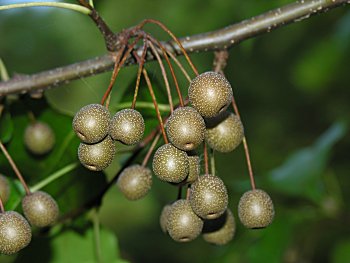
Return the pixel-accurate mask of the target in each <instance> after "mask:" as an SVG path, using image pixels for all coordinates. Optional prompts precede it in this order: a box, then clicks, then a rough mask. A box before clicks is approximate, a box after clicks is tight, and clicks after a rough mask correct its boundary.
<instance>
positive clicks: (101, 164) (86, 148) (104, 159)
mask: <svg viewBox="0 0 350 263" xmlns="http://www.w3.org/2000/svg"><path fill="white" fill-rule="evenodd" d="M114 155H115V142H114V141H113V140H112V139H111V137H110V136H107V137H106V138H105V139H103V141H101V142H98V143H95V144H85V143H80V145H79V148H78V157H79V160H80V162H81V164H82V165H84V166H85V167H86V168H88V169H89V170H91V171H102V170H103V169H105V168H107V167H108V166H109V165H110V164H111V163H112V161H113V159H114Z"/></svg>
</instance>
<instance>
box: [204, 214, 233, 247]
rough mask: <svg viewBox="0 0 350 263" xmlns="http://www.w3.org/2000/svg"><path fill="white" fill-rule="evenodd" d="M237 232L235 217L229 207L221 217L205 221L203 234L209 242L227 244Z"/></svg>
mask: <svg viewBox="0 0 350 263" xmlns="http://www.w3.org/2000/svg"><path fill="white" fill-rule="evenodd" d="M235 232H236V223H235V218H234V217H233V214H232V212H231V210H229V209H227V210H226V212H225V213H224V214H222V215H221V216H220V217H219V218H217V219H213V220H205V221H204V226H203V231H202V233H203V235H202V236H203V239H204V240H205V241H207V242H209V243H212V244H215V245H225V244H227V243H228V242H230V241H231V240H232V238H233V236H234V235H235Z"/></svg>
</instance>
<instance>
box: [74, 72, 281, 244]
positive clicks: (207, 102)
mask: <svg viewBox="0 0 350 263" xmlns="http://www.w3.org/2000/svg"><path fill="white" fill-rule="evenodd" d="M188 97H189V102H190V105H191V106H185V105H184V106H180V107H178V108H176V109H175V110H174V111H172V113H171V115H170V116H169V118H168V119H167V121H166V124H165V130H166V131H164V133H166V134H163V136H164V137H165V138H166V140H165V144H163V145H161V146H160V147H159V148H158V149H157V150H156V151H155V153H154V155H153V161H152V170H153V173H154V174H155V175H156V176H157V177H158V178H159V179H160V180H161V181H164V182H168V183H171V184H173V185H176V186H178V187H179V188H181V187H183V186H187V195H186V199H182V196H181V194H179V198H178V200H176V201H175V202H173V203H172V204H168V205H166V206H165V207H164V208H163V210H162V212H161V216H160V225H161V228H162V230H163V231H164V232H167V233H168V234H169V235H170V237H171V238H172V239H174V240H175V241H179V242H186V241H191V240H193V239H195V238H196V237H197V236H198V235H200V234H201V233H202V235H203V238H204V239H205V240H206V241H207V242H209V243H213V244H219V245H223V244H226V243H227V242H229V241H230V240H231V239H232V238H233V236H234V233H235V219H234V216H233V213H232V211H231V210H230V209H229V208H228V193H227V189H226V186H225V184H224V182H223V181H222V180H221V179H220V178H219V177H218V176H215V175H213V174H210V173H209V171H208V163H206V164H205V165H206V169H205V173H204V175H200V174H201V165H200V158H199V156H198V154H197V153H196V149H197V148H198V147H199V146H201V145H204V147H203V150H204V152H206V147H205V146H206V144H208V146H209V147H210V148H211V149H213V150H215V151H218V152H223V153H226V152H230V151H232V150H234V149H235V148H236V147H237V146H238V145H239V144H240V143H241V142H242V140H243V138H244V129H243V125H242V122H241V120H240V118H239V116H237V115H235V114H233V113H232V112H229V111H227V108H228V107H229V105H230V104H231V102H232V98H233V94H232V88H231V85H230V83H229V82H228V81H227V79H226V78H225V77H224V76H223V75H221V74H218V73H215V72H205V73H203V74H200V75H198V76H197V77H196V78H194V79H193V80H192V81H191V83H190V86H189V89H188ZM73 129H74V131H75V132H76V134H77V136H78V137H79V138H80V139H81V140H82V143H81V144H80V146H79V150H78V156H79V160H80V162H81V163H82V164H83V165H84V166H85V167H87V168H88V169H90V170H94V171H100V170H103V169H104V168H106V167H107V166H108V165H109V164H110V163H111V162H112V160H113V158H114V154H115V144H114V142H115V141H120V142H122V143H124V144H127V145H132V144H136V143H138V142H140V140H141V139H142V136H143V132H144V121H143V118H142V116H141V114H140V113H139V112H138V111H136V110H134V109H125V110H121V111H119V112H117V113H116V115H115V116H114V117H113V118H112V120H110V114H109V112H108V110H107V108H106V107H104V106H102V105H100V104H91V105H87V106H85V107H83V108H82V109H81V110H79V111H78V113H77V114H76V115H75V117H74V120H73ZM152 150H153V149H152ZM151 185H152V175H151V171H150V169H149V168H147V167H146V166H145V165H144V164H143V165H138V164H134V165H132V166H129V167H127V168H125V169H124V170H123V171H122V173H121V174H120V176H119V178H118V182H117V186H118V187H119V189H120V190H121V192H122V193H123V194H124V196H125V197H126V198H128V199H129V200H137V199H139V198H142V197H144V196H145V195H146V194H147V192H148V191H149V189H150V188H151ZM238 214H239V218H240V220H241V222H242V223H243V224H244V225H245V226H246V227H248V228H263V227H266V226H267V225H269V224H270V223H271V222H272V220H273V217H274V209H273V204H272V201H271V198H270V197H269V196H268V194H267V193H266V192H264V191H262V190H259V189H255V187H253V190H251V191H248V192H246V193H245V194H244V195H243V196H242V198H241V199H240V202H239V206H238Z"/></svg>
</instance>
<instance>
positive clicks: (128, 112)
mask: <svg viewBox="0 0 350 263" xmlns="http://www.w3.org/2000/svg"><path fill="white" fill-rule="evenodd" d="M144 131H145V122H144V120H143V117H142V115H141V113H139V112H138V111H137V110H134V109H124V110H121V111H118V112H117V113H116V114H115V115H114V116H113V118H112V121H111V124H110V127H109V135H110V136H111V137H112V139H113V140H117V141H120V142H121V143H124V144H126V145H132V144H136V143H138V142H140V141H141V139H142V137H143V133H144Z"/></svg>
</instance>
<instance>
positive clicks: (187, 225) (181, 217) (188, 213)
mask: <svg viewBox="0 0 350 263" xmlns="http://www.w3.org/2000/svg"><path fill="white" fill-rule="evenodd" d="M166 225H167V229H168V233H169V235H170V236H171V238H172V239H174V240H175V241H178V242H188V241H191V240H193V239H195V238H196V237H198V236H199V234H200V233H201V231H202V229H203V221H202V219H200V218H199V217H198V216H197V215H196V214H195V213H194V212H193V211H192V208H191V206H190V204H189V202H188V200H183V199H181V200H177V201H176V202H175V203H173V204H172V206H171V208H170V211H169V213H168V221H167V224H166Z"/></svg>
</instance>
